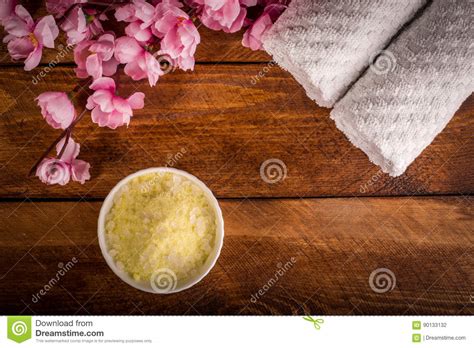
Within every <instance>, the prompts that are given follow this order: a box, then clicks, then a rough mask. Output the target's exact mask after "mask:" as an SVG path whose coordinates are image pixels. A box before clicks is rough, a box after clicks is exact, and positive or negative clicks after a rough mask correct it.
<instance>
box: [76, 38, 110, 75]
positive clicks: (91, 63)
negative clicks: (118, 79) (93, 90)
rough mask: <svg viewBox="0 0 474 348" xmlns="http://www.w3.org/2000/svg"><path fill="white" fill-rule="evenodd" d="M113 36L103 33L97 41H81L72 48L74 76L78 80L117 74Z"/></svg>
mask: <svg viewBox="0 0 474 348" xmlns="http://www.w3.org/2000/svg"><path fill="white" fill-rule="evenodd" d="M114 49H115V35H114V34H113V33H105V34H103V35H102V36H100V37H99V38H98V39H97V41H94V40H85V41H81V42H80V43H79V44H78V45H77V46H76V47H75V48H74V61H75V62H76V64H77V68H75V69H74V70H75V71H76V75H77V77H79V78H86V77H87V76H92V77H93V78H94V79H98V78H99V77H102V76H103V75H104V76H112V75H113V74H115V73H116V72H117V66H118V64H119V62H118V61H117V60H116V59H115V57H114Z"/></svg>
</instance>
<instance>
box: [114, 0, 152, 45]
mask: <svg viewBox="0 0 474 348" xmlns="http://www.w3.org/2000/svg"><path fill="white" fill-rule="evenodd" d="M154 14H155V7H154V6H153V5H152V4H149V3H147V2H146V1H144V0H133V1H132V3H130V4H127V5H124V6H121V7H119V8H117V10H116V11H115V18H116V19H117V20H118V21H124V22H129V23H130V24H129V25H128V26H127V27H126V28H125V33H126V34H127V35H128V36H130V37H133V38H135V39H136V40H138V41H141V42H147V41H149V40H150V39H151V38H152V33H151V29H150V26H151V24H152V23H153V18H154Z"/></svg>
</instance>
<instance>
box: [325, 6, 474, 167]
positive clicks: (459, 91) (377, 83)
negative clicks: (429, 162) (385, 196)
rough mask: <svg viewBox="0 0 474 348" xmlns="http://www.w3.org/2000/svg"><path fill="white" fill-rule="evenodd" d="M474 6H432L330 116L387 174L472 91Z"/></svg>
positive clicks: (424, 141) (418, 149)
mask: <svg viewBox="0 0 474 348" xmlns="http://www.w3.org/2000/svg"><path fill="white" fill-rule="evenodd" d="M473 8H474V6H473V4H472V3H470V2H469V1H466V0H434V1H433V2H432V3H431V4H430V5H428V7H427V8H426V9H425V10H424V12H423V13H422V15H421V16H420V17H419V18H417V19H416V20H415V21H414V22H413V23H412V24H411V25H410V26H409V27H408V28H407V29H406V30H404V31H403V32H402V33H401V34H400V36H399V37H398V38H397V39H396V40H395V41H394V42H393V43H392V44H391V45H390V46H389V47H388V48H387V49H386V50H385V51H384V52H382V53H381V55H380V56H379V57H378V58H377V60H376V61H375V62H374V64H373V65H372V66H370V68H369V69H368V70H367V71H366V73H365V74H364V75H363V76H362V77H361V78H360V79H359V80H358V81H357V82H356V83H355V84H354V85H353V86H352V87H351V89H350V90H349V91H348V92H347V94H346V95H345V96H344V98H343V99H342V100H340V101H339V102H338V103H337V104H336V106H335V108H334V109H333V111H332V112H331V118H332V119H334V120H335V122H336V125H337V127H338V128H339V129H340V130H342V131H343V132H344V133H345V134H346V136H347V137H348V138H349V140H350V141H351V142H352V143H353V144H354V145H355V146H357V147H359V148H361V149H362V150H363V151H364V152H365V153H366V154H367V155H368V157H369V159H370V160H371V161H372V162H373V163H375V164H377V165H379V166H380V167H381V168H382V170H383V171H384V172H386V173H389V174H390V175H392V176H398V175H400V174H402V173H403V172H404V171H405V170H406V168H407V166H408V165H410V163H411V162H412V161H413V160H415V158H416V157H417V156H418V155H419V154H420V153H421V152H422V151H423V150H424V149H425V147H426V146H428V145H429V144H430V143H431V142H432V141H433V139H434V138H435V137H436V135H437V134H438V133H439V132H441V130H443V128H444V127H445V126H446V124H447V123H448V122H449V120H450V119H451V118H452V116H453V115H454V113H455V112H456V110H457V109H458V108H459V107H460V105H461V104H462V102H463V101H464V100H465V99H466V98H467V97H469V95H470V94H471V93H472V91H473V90H474V79H473V76H474V42H473V38H474V26H473V19H474V18H473V16H474V11H473Z"/></svg>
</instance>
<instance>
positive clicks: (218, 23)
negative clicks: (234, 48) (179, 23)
mask: <svg viewBox="0 0 474 348" xmlns="http://www.w3.org/2000/svg"><path fill="white" fill-rule="evenodd" d="M194 3H195V4H197V5H198V6H199V5H200V7H201V15H200V19H201V22H202V23H203V24H204V25H205V26H206V27H208V28H210V29H213V30H223V31H224V32H226V33H235V32H236V31H239V30H240V29H241V28H242V25H243V24H244V20H245V17H246V15H247V9H246V7H248V6H254V5H256V4H257V0H194Z"/></svg>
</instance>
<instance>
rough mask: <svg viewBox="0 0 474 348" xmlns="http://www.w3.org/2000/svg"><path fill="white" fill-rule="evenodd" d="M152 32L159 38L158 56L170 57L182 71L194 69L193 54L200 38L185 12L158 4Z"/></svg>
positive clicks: (168, 5)
mask: <svg viewBox="0 0 474 348" xmlns="http://www.w3.org/2000/svg"><path fill="white" fill-rule="evenodd" d="M152 32H153V34H154V35H155V36H157V37H158V38H161V47H160V48H161V49H160V51H159V52H158V54H163V55H168V56H170V58H171V59H172V60H173V61H175V62H176V63H177V65H178V66H179V67H180V68H181V69H183V70H188V69H190V70H193V69H194V53H195V52H196V47H197V45H198V44H199V43H200V42H201V37H200V35H199V32H198V30H197V28H196V27H195V25H194V23H193V21H192V20H190V19H189V16H188V14H187V13H186V12H184V11H183V10H181V9H180V8H178V7H176V6H174V5H172V4H170V3H166V2H164V3H160V4H158V5H157V6H156V14H155V23H154V25H153V27H152Z"/></svg>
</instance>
